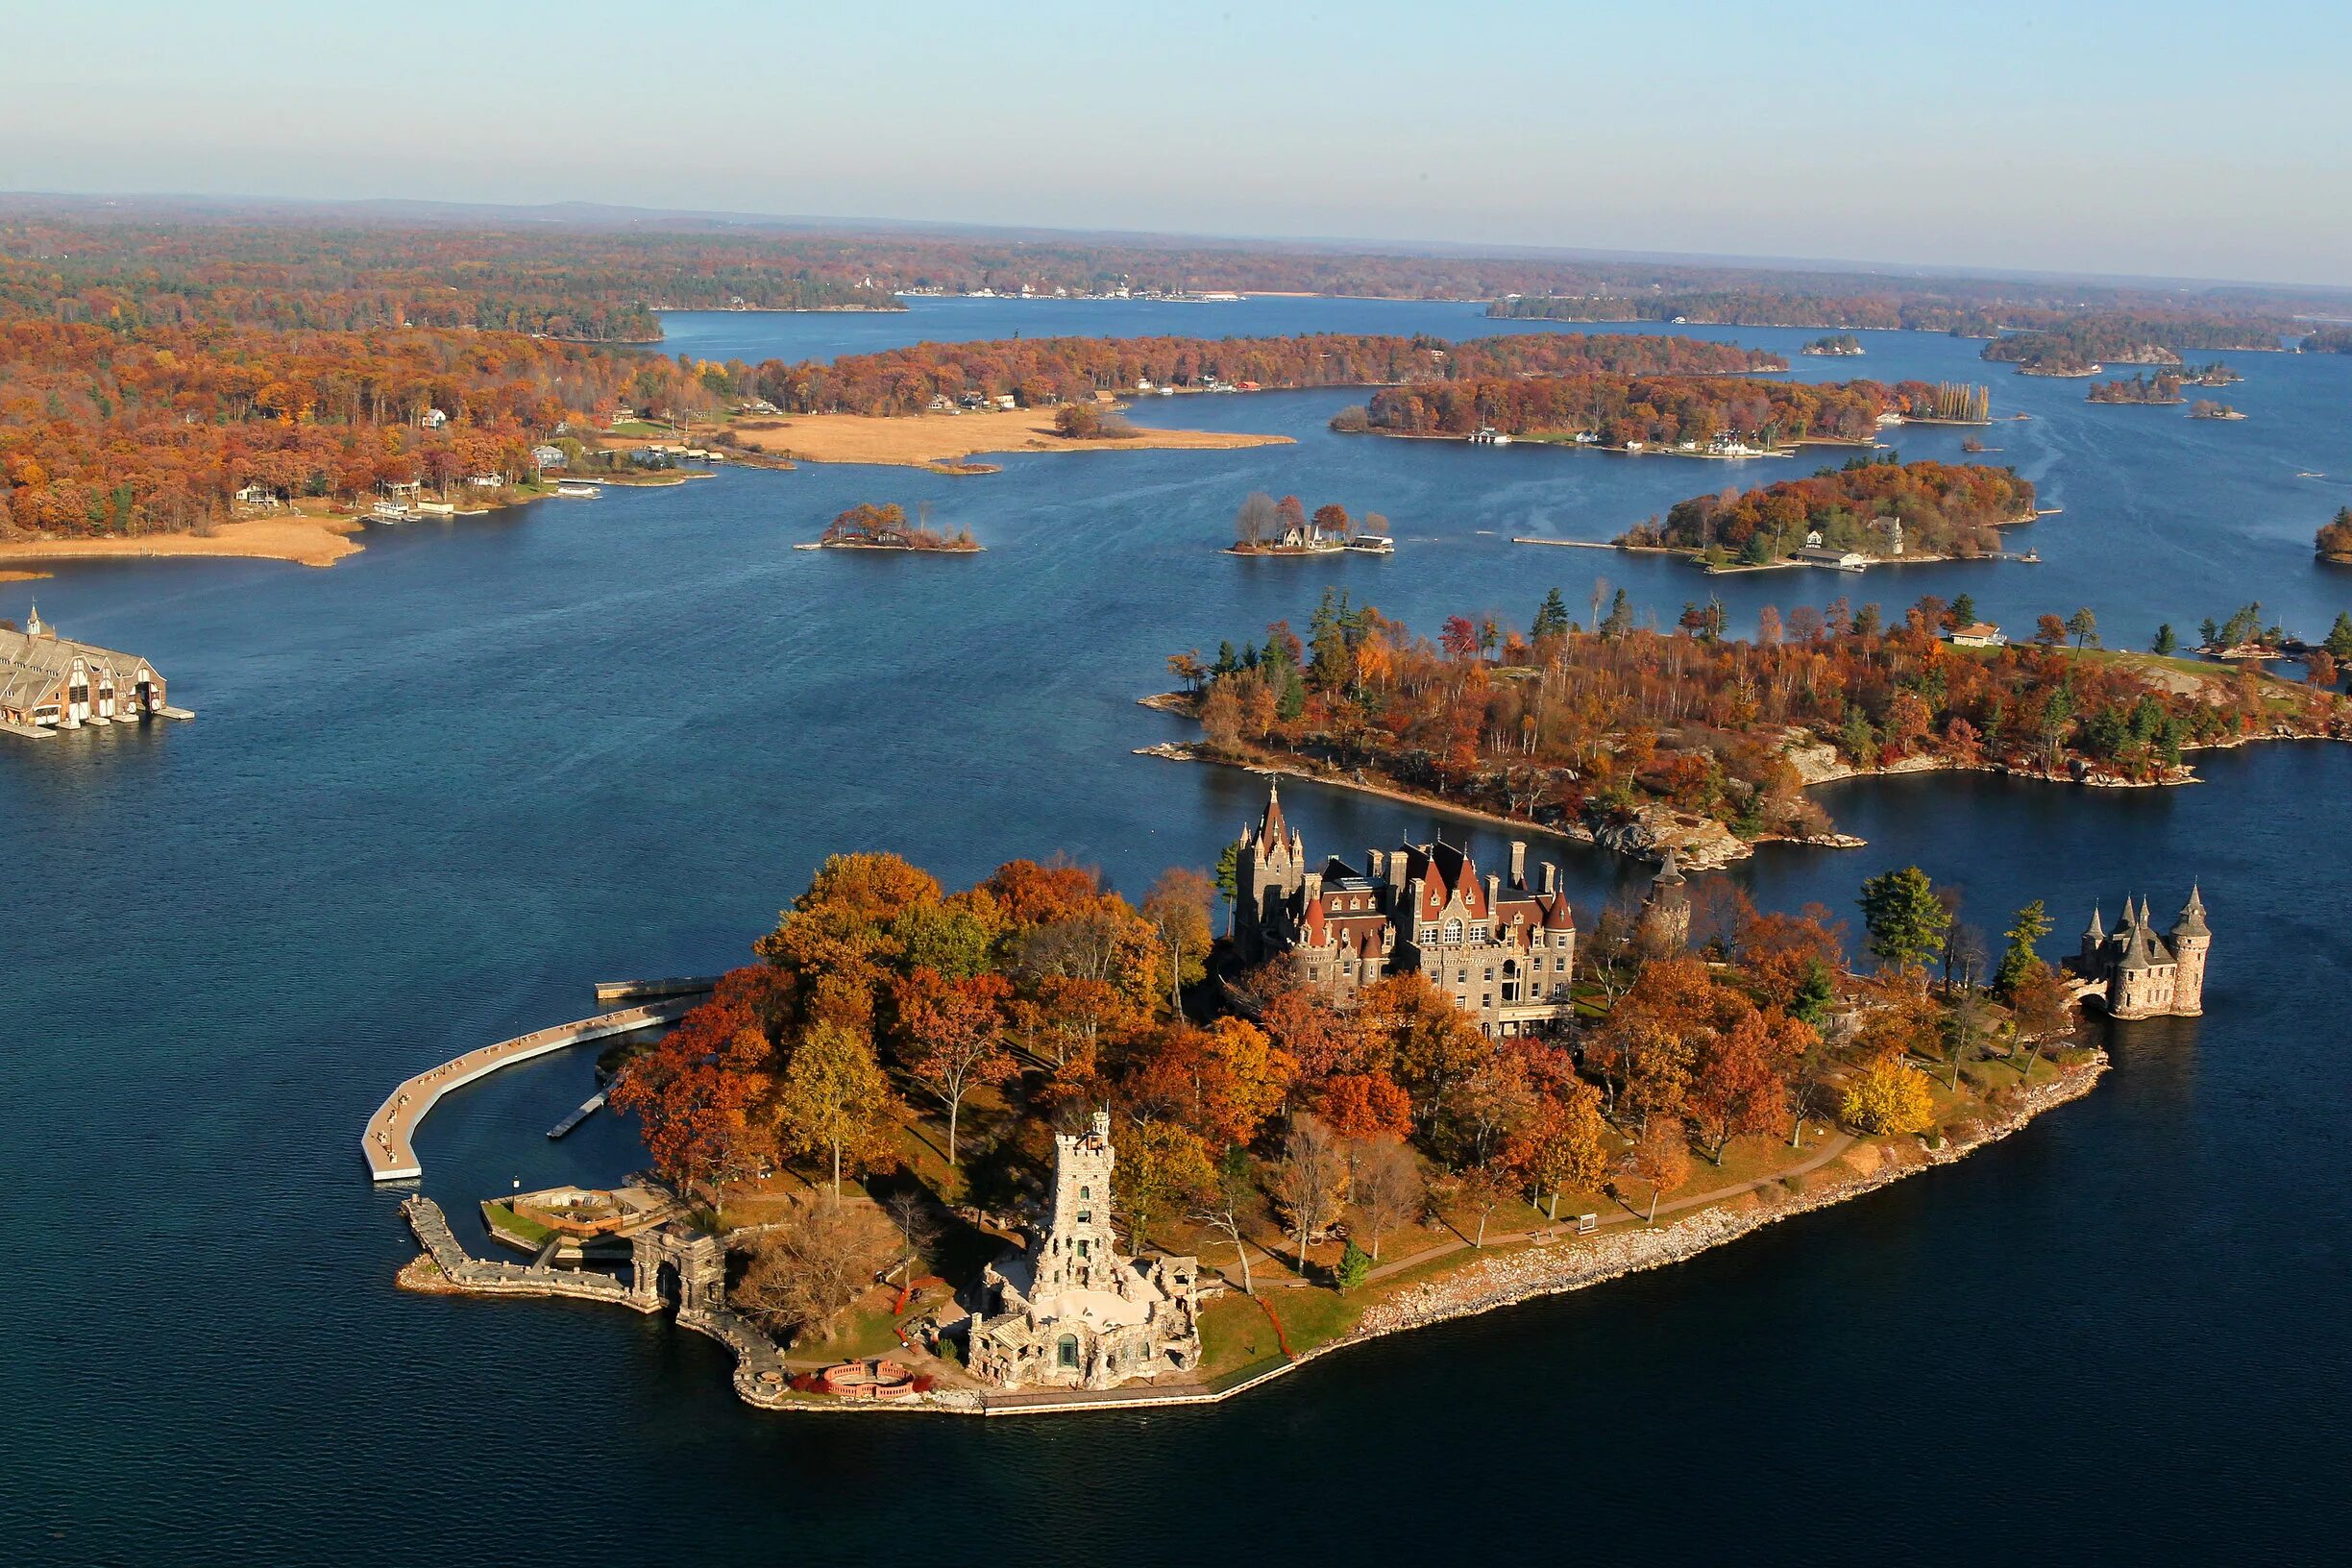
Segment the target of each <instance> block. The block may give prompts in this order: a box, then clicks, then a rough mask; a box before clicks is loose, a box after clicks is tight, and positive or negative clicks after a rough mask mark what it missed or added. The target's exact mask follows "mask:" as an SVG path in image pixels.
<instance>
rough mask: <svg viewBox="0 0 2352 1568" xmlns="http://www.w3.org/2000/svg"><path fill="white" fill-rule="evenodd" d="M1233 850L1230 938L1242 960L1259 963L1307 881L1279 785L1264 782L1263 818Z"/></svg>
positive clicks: (1304, 863)
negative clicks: (1232, 936) (1233, 921)
mask: <svg viewBox="0 0 2352 1568" xmlns="http://www.w3.org/2000/svg"><path fill="white" fill-rule="evenodd" d="M1306 879H1307V850H1306V846H1305V845H1304V844H1303V843H1302V842H1301V841H1300V839H1299V835H1298V831H1297V830H1296V829H1295V828H1293V827H1291V826H1290V824H1289V823H1288V822H1286V821H1284V819H1283V809H1282V788H1281V786H1280V785H1279V784H1277V783H1274V782H1272V781H1269V782H1268V783H1267V785H1266V808H1265V815H1264V816H1263V817H1261V818H1260V819H1259V820H1258V826H1257V828H1256V829H1255V830H1254V831H1253V830H1251V829H1249V828H1243V829H1242V831H1241V839H1240V843H1239V844H1238V845H1237V853H1236V855H1235V858H1234V881H1235V884H1236V890H1235V891H1236V892H1237V894H1238V895H1239V896H1238V897H1237V899H1236V901H1235V904H1236V914H1237V917H1238V918H1237V921H1236V928H1235V935H1236V936H1237V938H1238V939H1239V945H1240V947H1241V950H1242V952H1243V953H1244V954H1245V955H1246V956H1248V957H1251V958H1259V957H1262V956H1264V954H1265V953H1266V952H1267V951H1268V950H1269V949H1270V947H1271V946H1272V945H1273V943H1275V942H1277V941H1279V940H1280V937H1281V934H1282V931H1283V927H1284V923H1285V920H1286V914H1287V911H1288V908H1289V905H1290V904H1291V902H1292V901H1293V900H1294V898H1295V895H1296V894H1298V893H1299V892H1300V890H1301V889H1303V888H1304V887H1305V886H1306Z"/></svg>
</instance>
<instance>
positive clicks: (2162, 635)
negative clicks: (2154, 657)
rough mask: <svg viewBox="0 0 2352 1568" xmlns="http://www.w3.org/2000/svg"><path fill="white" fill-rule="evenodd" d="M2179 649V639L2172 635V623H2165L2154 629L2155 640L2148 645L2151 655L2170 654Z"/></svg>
mask: <svg viewBox="0 0 2352 1568" xmlns="http://www.w3.org/2000/svg"><path fill="white" fill-rule="evenodd" d="M2179 649H2180V639H2179V638H2177V637H2175V636H2173V635H2172V623H2171V622H2169V621H2167V622H2166V623H2165V624H2164V625H2161V626H2158V627H2157V628H2156V640H2155V641H2154V642H2152V643H2150V644H2149V645H2148V651H2149V652H2151V653H2162V654H2171V653H2174V652H2177V651H2178V650H2179Z"/></svg>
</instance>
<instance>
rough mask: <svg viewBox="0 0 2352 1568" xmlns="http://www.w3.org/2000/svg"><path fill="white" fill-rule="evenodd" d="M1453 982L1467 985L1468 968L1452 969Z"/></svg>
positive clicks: (1468, 978)
mask: <svg viewBox="0 0 2352 1568" xmlns="http://www.w3.org/2000/svg"><path fill="white" fill-rule="evenodd" d="M1454 983H1455V984H1456V985H1458V986H1466V985H1468V984H1469V983H1470V971H1469V970H1468V969H1456V970H1455V971H1454Z"/></svg>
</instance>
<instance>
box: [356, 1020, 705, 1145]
mask: <svg viewBox="0 0 2352 1568" xmlns="http://www.w3.org/2000/svg"><path fill="white" fill-rule="evenodd" d="M700 999H701V998H700V997H699V996H696V995H681V996H671V997H667V998H664V999H663V1000H660V1001H651V1002H645V1003H641V1004H640V1005H638V1006H635V1007H625V1008H622V1009H621V1010H619V1011H618V1012H614V1013H600V1014H598V1015H597V1016H596V1017H593V1018H581V1019H579V1020H578V1021H576V1022H574V1023H559V1024H556V1025H555V1026H554V1027H552V1028H550V1029H535V1030H533V1031H532V1032H531V1033H529V1034H527V1035H517V1036H516V1037H515V1038H514V1039H512V1040H502V1041H499V1042H498V1043H497V1044H495V1045H482V1046H478V1047H477V1048H476V1049H474V1050H471V1051H468V1052H466V1053H465V1054H464V1055H463V1056H460V1057H458V1058H456V1059H455V1060H453V1061H450V1062H444V1063H442V1064H441V1065H440V1066H437V1067H429V1068H427V1069H426V1070H425V1071H423V1072H420V1073H418V1074H417V1075H416V1076H415V1077H413V1078H411V1079H409V1080H407V1081H406V1082H405V1083H404V1084H402V1085H401V1086H400V1087H399V1088H398V1089H395V1090H393V1091H392V1092H391V1093H389V1094H387V1095H385V1096H384V1102H383V1104H381V1105H380V1106H378V1107H377V1108H376V1114H375V1115H372V1116H370V1117H368V1122H367V1131H366V1132H365V1133H364V1134H362V1135H361V1137H360V1139H359V1147H360V1151H361V1152H362V1153H364V1154H365V1155H366V1156H367V1163H368V1174H369V1175H371V1176H372V1177H374V1178H375V1179H376V1180H377V1181H380V1182H397V1181H405V1180H408V1179H411V1178H413V1177H418V1176H422V1175H424V1174H425V1167H424V1165H423V1164H419V1163H418V1160H417V1154H416V1148H415V1145H414V1144H413V1143H412V1142H411V1141H410V1140H411V1139H412V1138H413V1136H414V1134H415V1132H416V1128H417V1124H418V1123H419V1122H422V1121H423V1120H424V1119H425V1117H426V1115H428V1114H429V1112H430V1111H431V1110H432V1108H433V1106H434V1105H435V1104H436V1103H437V1102H438V1101H439V1100H440V1098H441V1096H442V1095H444V1094H446V1093H448V1092H449V1091H450V1090H453V1089H456V1088H458V1087H459V1086H460V1085H463V1084H470V1083H472V1082H474V1081H475V1080H476V1079H477V1078H482V1077H486V1076H488V1075H489V1074H491V1073H493V1072H496V1071H498V1069H499V1068H501V1067H510V1066H514V1065H515V1064H516V1063H517V1062H527V1061H529V1060H530V1059H531V1058H533V1057H537V1056H545V1055H547V1054H548V1052H550V1051H560V1050H562V1049H563V1048H564V1047H565V1046H567V1045H578V1044H583V1043H585V1042H586V1041H592V1040H605V1039H609V1038H610V1037H611V1036H614V1035H625V1034H627V1033H629V1032H630V1031H631V1030H634V1029H644V1028H647V1027H649V1026H650V1025H653V1024H657V1023H675V1022H676V1021H677V1020H678V1019H679V1018H682V1017H685V1016H686V1014H687V1012H688V1011H689V1010H690V1009H692V1008H693V1007H694V1006H695V1004H696V1003H697V1002H698V1001H699V1000H700Z"/></svg>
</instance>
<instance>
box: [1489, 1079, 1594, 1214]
mask: <svg viewBox="0 0 2352 1568" xmlns="http://www.w3.org/2000/svg"><path fill="white" fill-rule="evenodd" d="M1604 1136H1605V1128H1604V1124H1603V1122H1602V1120H1601V1091H1600V1090H1597V1089H1595V1088H1593V1086H1592V1085H1590V1084H1587V1083H1584V1082H1582V1081H1580V1080H1571V1081H1570V1082H1569V1083H1568V1084H1567V1085H1566V1086H1565V1088H1564V1092H1561V1093H1556V1094H1546V1095H1544V1096H1543V1097H1542V1098H1541V1099H1540V1100H1539V1101H1537V1103H1536V1108H1535V1113H1534V1115H1531V1117H1529V1118H1528V1121H1527V1124H1526V1125H1525V1126H1524V1127H1522V1128H1521V1129H1520V1131H1519V1132H1518V1134H1517V1135H1516V1136H1515V1137H1514V1138H1513V1139H1511V1142H1510V1145H1509V1147H1508V1148H1507V1151H1506V1153H1505V1156H1504V1158H1505V1159H1506V1160H1507V1162H1508V1163H1509V1164H1510V1166H1511V1168H1512V1169H1513V1170H1515V1171H1517V1172H1518V1173H1519V1175H1520V1177H1521V1179H1523V1180H1524V1181H1526V1183H1527V1184H1528V1186H1529V1187H1530V1188H1531V1189H1532V1190H1533V1191H1534V1192H1535V1193H1536V1194H1537V1196H1538V1197H1541V1196H1542V1195H1543V1194H1544V1193H1545V1192H1547V1191H1548V1192H1549V1193H1550V1194H1551V1204H1550V1206H1549V1207H1548V1208H1547V1209H1546V1211H1545V1215H1544V1217H1545V1218H1547V1219H1557V1218H1559V1200H1560V1189H1561V1188H1565V1187H1578V1188H1588V1187H1592V1186H1595V1185H1596V1184H1598V1183H1599V1182H1600V1180H1601V1175H1602V1172H1603V1171H1604V1170H1605V1168H1606V1166H1607V1155H1606V1152H1605V1149H1604V1147H1603V1142H1602V1140H1603V1138H1604Z"/></svg>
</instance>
